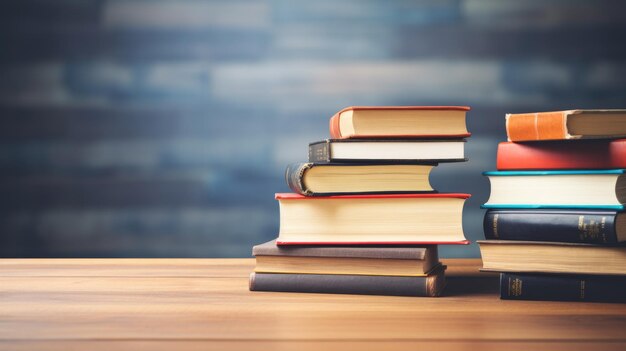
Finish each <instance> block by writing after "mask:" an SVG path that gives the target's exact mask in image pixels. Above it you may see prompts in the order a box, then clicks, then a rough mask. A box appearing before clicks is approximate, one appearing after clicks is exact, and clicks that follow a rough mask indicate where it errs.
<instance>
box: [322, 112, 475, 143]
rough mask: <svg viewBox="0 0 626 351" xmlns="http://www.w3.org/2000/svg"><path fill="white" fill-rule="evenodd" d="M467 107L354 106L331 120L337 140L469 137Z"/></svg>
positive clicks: (331, 132)
mask: <svg viewBox="0 0 626 351" xmlns="http://www.w3.org/2000/svg"><path fill="white" fill-rule="evenodd" d="M469 110H470V108H469V107H467V106H351V107H346V108H344V109H343V110H341V111H339V112H337V113H336V114H335V115H334V116H333V117H331V119H330V136H331V138H333V139H350V138H370V139H371V138H405V139H406V138H431V139H432V138H465V137H469V136H470V133H469V132H468V131H467V126H466V123H465V115H466V114H467V111H469Z"/></svg>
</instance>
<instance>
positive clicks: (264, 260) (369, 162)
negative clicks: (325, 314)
mask: <svg viewBox="0 0 626 351" xmlns="http://www.w3.org/2000/svg"><path fill="white" fill-rule="evenodd" d="M468 110H469V108H468V107H457V106H452V107H447V106H445V107H432V106H387V107H383V106H380V107H364V106H361V107H349V108H345V109H343V110H341V111H339V112H338V113H336V114H335V115H334V116H333V117H332V118H331V120H330V135H331V138H332V139H329V140H325V141H321V142H316V143H312V144H310V145H309V160H308V162H306V163H301V164H295V165H290V166H289V167H287V170H286V172H285V177H286V181H287V184H288V185H289V187H290V188H291V189H292V190H293V191H294V193H290V194H276V199H277V200H278V202H279V207H280V232H279V235H278V238H277V239H276V240H274V241H270V242H267V243H264V244H261V245H258V246H255V247H254V248H253V255H254V256H255V257H256V268H255V271H254V272H253V273H252V274H251V276H250V290H258V291H291V292H316V293H347V294H376V295H406V296H438V295H440V294H441V292H442V290H443V287H444V285H445V280H444V271H445V267H444V266H442V265H441V263H440V262H439V259H438V252H437V245H438V244H467V243H468V241H467V240H466V239H465V236H464V234H463V226H462V215H463V205H464V203H465V200H466V199H467V198H468V197H469V195H467V194H450V193H438V192H437V191H435V190H434V189H433V188H432V186H431V185H430V182H429V175H430V172H431V170H432V169H433V167H435V166H436V165H437V164H438V163H441V162H462V161H465V153H464V145H465V139H464V138H466V137H469V136H470V134H469V133H468V131H467V127H466V121H465V117H466V113H467V111H468Z"/></svg>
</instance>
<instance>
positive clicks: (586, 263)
mask: <svg viewBox="0 0 626 351" xmlns="http://www.w3.org/2000/svg"><path fill="white" fill-rule="evenodd" d="M478 244H479V245H480V253H481V256H482V259H483V270H485V271H497V272H534V273H575V274H605V275H614V274H621V275H626V246H600V245H591V244H574V243H554V242H541V241H513V240H479V241H478Z"/></svg>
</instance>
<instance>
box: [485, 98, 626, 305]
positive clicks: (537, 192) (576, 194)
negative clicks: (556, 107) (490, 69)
mask: <svg viewBox="0 0 626 351" xmlns="http://www.w3.org/2000/svg"><path fill="white" fill-rule="evenodd" d="M506 126H507V135H508V139H509V142H505V143H501V144H500V145H499V146H498V156H497V168H498V171H495V172H485V175H486V176H488V177H489V180H490V182H491V195H490V197H489V200H488V202H487V203H486V204H485V205H483V207H484V208H487V209H489V210H488V211H487V213H486V214H485V218H484V232H485V238H486V239H488V240H485V241H479V244H480V250H481V254H482V258H483V270H488V271H499V272H502V273H501V276H500V297H501V298H502V299H515V300H563V301H625V300H626V247H625V246H624V243H626V213H624V204H625V203H626V174H624V172H625V170H624V169H625V168H626V139H620V138H623V137H625V136H626V110H571V111H559V112H542V113H528V114H509V115H507V116H506Z"/></svg>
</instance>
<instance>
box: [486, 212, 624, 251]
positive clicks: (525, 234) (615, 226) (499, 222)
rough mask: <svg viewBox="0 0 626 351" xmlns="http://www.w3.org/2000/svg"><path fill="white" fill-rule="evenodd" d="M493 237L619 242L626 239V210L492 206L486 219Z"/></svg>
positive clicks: (488, 230) (489, 235) (487, 234)
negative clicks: (511, 208) (504, 208)
mask: <svg viewBox="0 0 626 351" xmlns="http://www.w3.org/2000/svg"><path fill="white" fill-rule="evenodd" d="M483 230H484V232H485V238H486V239H490V240H523V241H551V242H565V243H588V244H607V245H610V244H617V243H622V242H626V213H624V212H617V211H598V210H551V209H540V210H524V209H519V210H501V209H496V210H489V211H487V213H485V218H484V221H483Z"/></svg>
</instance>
